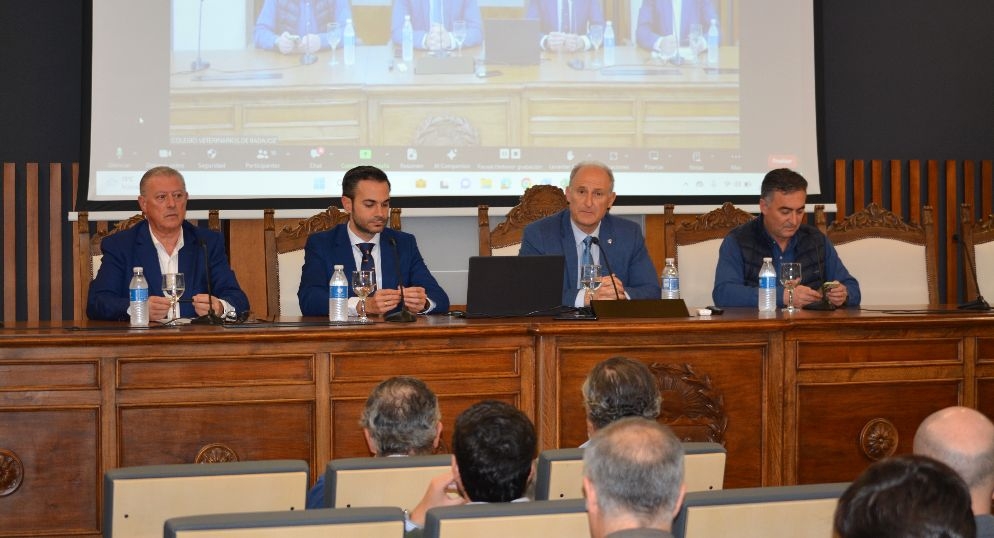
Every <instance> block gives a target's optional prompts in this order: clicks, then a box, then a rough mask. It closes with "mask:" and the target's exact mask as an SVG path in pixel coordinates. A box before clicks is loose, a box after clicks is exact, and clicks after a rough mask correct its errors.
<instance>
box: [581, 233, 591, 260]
mask: <svg viewBox="0 0 994 538" xmlns="http://www.w3.org/2000/svg"><path fill="white" fill-rule="evenodd" d="M593 240H594V238H593V237H590V236H589V235H588V236H587V237H584V238H583V255H582V256H580V266H581V267H583V266H584V265H593V263H594V256H593V254H591V252H590V243H592V242H593Z"/></svg>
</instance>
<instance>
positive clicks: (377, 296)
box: [366, 286, 428, 314]
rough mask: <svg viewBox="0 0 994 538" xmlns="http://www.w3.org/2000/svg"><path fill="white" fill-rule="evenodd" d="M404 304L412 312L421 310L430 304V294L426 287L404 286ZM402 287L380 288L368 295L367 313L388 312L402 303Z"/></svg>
mask: <svg viewBox="0 0 994 538" xmlns="http://www.w3.org/2000/svg"><path fill="white" fill-rule="evenodd" d="M403 300H404V306H406V307H407V309H408V310H410V311H411V312H421V311H422V310H424V309H425V307H427V306H428V294H427V293H426V292H425V289H424V288H420V287H414V286H411V287H406V288H404V299H403ZM400 301H401V294H400V289H399V288H398V289H389V288H386V289H378V290H376V293H374V294H372V295H370V296H369V297H366V313H367V314H386V313H387V312H390V311H391V310H393V309H395V308H397V305H399V304H400Z"/></svg>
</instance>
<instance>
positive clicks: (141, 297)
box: [129, 288, 148, 303]
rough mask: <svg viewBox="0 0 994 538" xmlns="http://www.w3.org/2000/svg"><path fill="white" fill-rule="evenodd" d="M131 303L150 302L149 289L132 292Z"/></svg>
mask: <svg viewBox="0 0 994 538" xmlns="http://www.w3.org/2000/svg"><path fill="white" fill-rule="evenodd" d="M129 295H130V296H131V302H132V303H135V302H138V301H147V300H148V288H133V289H131V290H130V294H129Z"/></svg>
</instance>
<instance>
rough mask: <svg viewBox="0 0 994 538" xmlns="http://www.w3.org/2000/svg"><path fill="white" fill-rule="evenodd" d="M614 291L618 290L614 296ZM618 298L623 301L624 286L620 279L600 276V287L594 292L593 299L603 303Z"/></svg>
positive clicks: (612, 276)
mask: <svg viewBox="0 0 994 538" xmlns="http://www.w3.org/2000/svg"><path fill="white" fill-rule="evenodd" d="M615 289H617V290H618V293H617V294H615V291H614V290H615ZM618 297H621V298H622V299H625V285H624V284H622V283H621V279H620V278H618V277H617V276H615V275H611V276H602V277H601V286H600V287H599V288H597V291H595V292H594V299H597V300H598V301H604V300H613V299H617V298H618Z"/></svg>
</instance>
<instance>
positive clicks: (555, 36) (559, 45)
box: [545, 32, 566, 52]
mask: <svg viewBox="0 0 994 538" xmlns="http://www.w3.org/2000/svg"><path fill="white" fill-rule="evenodd" d="M565 47H566V34H564V33H562V32H549V35H548V36H546V38H545V50H551V51H555V52H559V51H561V50H565Z"/></svg>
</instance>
